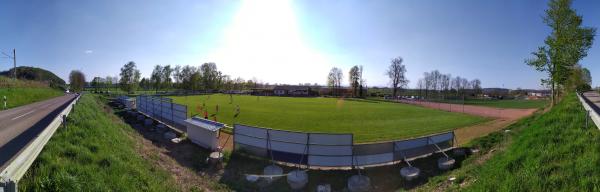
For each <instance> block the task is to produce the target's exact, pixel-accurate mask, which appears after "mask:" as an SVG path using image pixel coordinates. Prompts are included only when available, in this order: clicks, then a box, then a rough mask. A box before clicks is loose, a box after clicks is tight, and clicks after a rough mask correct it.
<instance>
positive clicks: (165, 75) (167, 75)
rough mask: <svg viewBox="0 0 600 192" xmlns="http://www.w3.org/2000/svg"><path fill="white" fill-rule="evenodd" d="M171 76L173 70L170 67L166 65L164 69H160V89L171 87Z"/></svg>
mask: <svg viewBox="0 0 600 192" xmlns="http://www.w3.org/2000/svg"><path fill="white" fill-rule="evenodd" d="M171 74H173V68H171V65H167V66H165V67H163V69H162V78H161V80H162V82H161V83H162V87H163V88H167V89H169V88H171V85H172V83H173V79H171Z"/></svg>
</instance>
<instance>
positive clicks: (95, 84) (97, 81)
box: [91, 77, 104, 92]
mask: <svg viewBox="0 0 600 192" xmlns="http://www.w3.org/2000/svg"><path fill="white" fill-rule="evenodd" d="M103 81H104V80H102V77H94V79H92V82H91V86H92V87H94V91H95V92H98V90H99V89H100V87H101V86H102V82H103Z"/></svg>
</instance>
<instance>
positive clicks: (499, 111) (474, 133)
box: [397, 100, 538, 146]
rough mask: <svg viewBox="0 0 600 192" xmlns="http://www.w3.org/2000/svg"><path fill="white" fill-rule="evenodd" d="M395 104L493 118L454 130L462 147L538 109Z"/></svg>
mask: <svg viewBox="0 0 600 192" xmlns="http://www.w3.org/2000/svg"><path fill="white" fill-rule="evenodd" d="M397 102H400V103H406V104H412V105H420V106H423V107H427V108H433V109H439V110H444V111H449V112H456V113H466V114H469V115H476V116H482V117H490V118H495V119H494V120H492V121H488V122H485V123H482V124H478V125H473V126H468V127H463V128H459V129H456V130H455V131H454V134H455V135H456V142H457V143H456V144H457V145H459V146H460V145H463V144H466V143H468V142H469V141H471V140H473V139H475V138H477V137H482V136H485V135H487V134H490V133H492V132H494V131H498V130H500V129H503V128H505V127H507V126H508V125H510V124H512V123H514V122H515V121H517V120H519V119H521V118H523V117H527V116H529V115H531V114H533V113H534V112H535V111H537V110H538V109H503V108H494V107H483V106H473V105H460V104H449V103H435V102H428V101H416V100H398V101H397Z"/></svg>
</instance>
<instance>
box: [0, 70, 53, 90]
mask: <svg viewBox="0 0 600 192" xmlns="http://www.w3.org/2000/svg"><path fill="white" fill-rule="evenodd" d="M14 70H15V69H14V68H13V69H10V70H8V71H2V72H0V76H7V77H12V74H13V71H14ZM16 70H17V78H18V79H19V80H30V81H39V82H44V83H46V84H48V85H49V86H50V87H53V88H64V87H65V80H63V79H61V78H60V77H58V76H56V75H55V74H54V73H52V72H50V71H48V70H45V69H41V68H37V67H27V66H21V67H17V69H16Z"/></svg>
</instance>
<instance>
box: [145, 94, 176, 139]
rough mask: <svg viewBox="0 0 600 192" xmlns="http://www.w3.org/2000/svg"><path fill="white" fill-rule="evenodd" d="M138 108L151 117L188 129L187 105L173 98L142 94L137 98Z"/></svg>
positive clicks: (172, 125)
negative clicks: (177, 102)
mask: <svg viewBox="0 0 600 192" xmlns="http://www.w3.org/2000/svg"><path fill="white" fill-rule="evenodd" d="M135 103H136V108H137V111H138V112H141V113H143V114H145V115H147V116H149V117H152V118H154V119H156V120H158V121H161V122H163V123H165V124H168V125H170V126H171V127H174V128H177V129H179V130H181V131H185V130H186V126H185V120H186V119H187V106H185V105H180V104H176V103H173V99H171V98H166V97H154V96H148V95H140V96H137V98H136V102H135Z"/></svg>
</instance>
